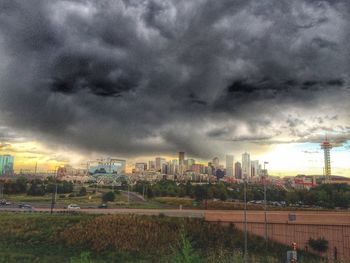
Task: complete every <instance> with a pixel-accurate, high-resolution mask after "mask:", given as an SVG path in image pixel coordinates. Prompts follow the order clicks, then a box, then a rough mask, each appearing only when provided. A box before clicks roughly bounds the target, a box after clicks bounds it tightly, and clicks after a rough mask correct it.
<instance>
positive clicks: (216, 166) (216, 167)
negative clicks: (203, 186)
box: [212, 157, 220, 169]
mask: <svg viewBox="0 0 350 263" xmlns="http://www.w3.org/2000/svg"><path fill="white" fill-rule="evenodd" d="M212 165H213V166H214V168H215V169H219V167H220V162H219V158H218V157H214V158H213V162H212Z"/></svg>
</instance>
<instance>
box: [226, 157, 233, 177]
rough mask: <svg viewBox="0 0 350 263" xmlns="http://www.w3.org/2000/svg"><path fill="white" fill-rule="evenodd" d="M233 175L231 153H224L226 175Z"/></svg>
mask: <svg viewBox="0 0 350 263" xmlns="http://www.w3.org/2000/svg"><path fill="white" fill-rule="evenodd" d="M233 175H234V174H233V155H226V176H230V177H232V176H233Z"/></svg>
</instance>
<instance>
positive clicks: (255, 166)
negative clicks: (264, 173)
mask: <svg viewBox="0 0 350 263" xmlns="http://www.w3.org/2000/svg"><path fill="white" fill-rule="evenodd" d="M259 174H260V169H259V161H258V160H255V161H251V177H256V176H259Z"/></svg>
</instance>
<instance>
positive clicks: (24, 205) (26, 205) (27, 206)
mask: <svg viewBox="0 0 350 263" xmlns="http://www.w3.org/2000/svg"><path fill="white" fill-rule="evenodd" d="M18 207H19V208H22V209H33V207H32V206H31V205H29V204H22V203H21V204H19V205H18Z"/></svg>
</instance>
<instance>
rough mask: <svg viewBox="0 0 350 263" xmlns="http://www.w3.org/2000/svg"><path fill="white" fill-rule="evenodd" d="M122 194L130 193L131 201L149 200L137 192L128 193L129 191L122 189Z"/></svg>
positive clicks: (142, 201) (143, 201)
mask: <svg viewBox="0 0 350 263" xmlns="http://www.w3.org/2000/svg"><path fill="white" fill-rule="evenodd" d="M120 192H121V194H122V195H124V196H126V197H128V195H129V198H130V201H131V202H135V203H145V202H147V200H146V199H145V198H143V196H142V195H139V194H137V193H135V192H129V194H128V191H120Z"/></svg>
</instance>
